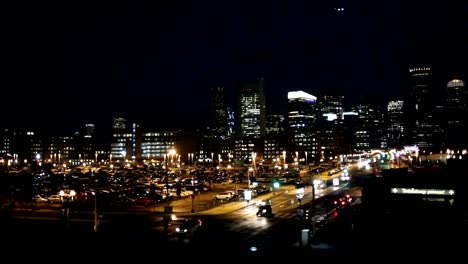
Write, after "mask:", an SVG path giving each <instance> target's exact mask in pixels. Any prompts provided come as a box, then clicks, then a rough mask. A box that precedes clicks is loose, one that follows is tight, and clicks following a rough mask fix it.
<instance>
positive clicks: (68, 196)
mask: <svg viewBox="0 0 468 264" xmlns="http://www.w3.org/2000/svg"><path fill="white" fill-rule="evenodd" d="M59 195H60V198H61V199H62V206H65V208H64V209H62V217H64V218H65V226H66V227H67V228H68V227H69V226H70V207H69V203H70V200H72V201H73V199H74V198H75V195H76V192H75V191H74V190H71V191H70V192H69V193H65V191H64V190H60V192H59ZM64 200H65V202H64Z"/></svg>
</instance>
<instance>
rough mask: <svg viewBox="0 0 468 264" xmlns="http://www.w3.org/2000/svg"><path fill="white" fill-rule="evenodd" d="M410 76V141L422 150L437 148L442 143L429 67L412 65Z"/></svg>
mask: <svg viewBox="0 0 468 264" xmlns="http://www.w3.org/2000/svg"><path fill="white" fill-rule="evenodd" d="M409 75H410V76H409V77H410V89H411V90H410V105H409V114H410V115H411V118H410V124H409V126H410V133H411V141H412V142H411V143H412V144H414V145H416V146H418V147H419V148H420V149H422V150H427V151H432V150H439V149H440V147H441V145H442V140H441V134H442V133H441V129H440V126H439V125H438V122H437V108H436V107H435V106H436V105H439V102H438V101H437V99H438V98H440V97H439V96H438V94H437V92H436V91H435V90H434V83H433V75H432V68H431V67H426V66H424V67H413V68H410V69H409Z"/></svg>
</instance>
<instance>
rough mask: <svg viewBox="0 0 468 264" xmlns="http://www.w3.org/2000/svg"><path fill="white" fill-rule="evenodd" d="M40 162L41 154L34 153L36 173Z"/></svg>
mask: <svg viewBox="0 0 468 264" xmlns="http://www.w3.org/2000/svg"><path fill="white" fill-rule="evenodd" d="M40 162H41V154H39V153H37V154H36V173H38V172H39V164H40Z"/></svg>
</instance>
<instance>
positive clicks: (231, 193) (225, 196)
mask: <svg viewBox="0 0 468 264" xmlns="http://www.w3.org/2000/svg"><path fill="white" fill-rule="evenodd" d="M234 196H235V193H234V191H224V192H221V193H218V194H216V195H215V199H216V200H230V199H232V198H234Z"/></svg>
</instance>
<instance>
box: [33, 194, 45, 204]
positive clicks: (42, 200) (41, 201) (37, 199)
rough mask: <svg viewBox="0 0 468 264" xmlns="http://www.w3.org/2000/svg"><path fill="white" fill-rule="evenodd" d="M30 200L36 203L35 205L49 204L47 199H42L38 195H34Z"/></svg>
mask: <svg viewBox="0 0 468 264" xmlns="http://www.w3.org/2000/svg"><path fill="white" fill-rule="evenodd" d="M32 200H33V201H34V202H36V203H47V202H49V199H47V197H43V196H41V195H39V194H38V195H34V196H33V197H32Z"/></svg>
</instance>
